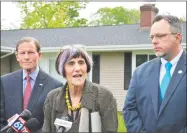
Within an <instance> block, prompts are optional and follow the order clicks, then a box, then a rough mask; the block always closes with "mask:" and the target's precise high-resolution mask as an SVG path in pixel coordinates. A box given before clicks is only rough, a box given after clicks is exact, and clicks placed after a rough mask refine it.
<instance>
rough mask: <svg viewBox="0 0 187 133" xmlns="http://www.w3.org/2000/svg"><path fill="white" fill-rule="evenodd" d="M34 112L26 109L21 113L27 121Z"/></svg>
mask: <svg viewBox="0 0 187 133" xmlns="http://www.w3.org/2000/svg"><path fill="white" fill-rule="evenodd" d="M31 116H32V114H31V112H30V111H29V110H27V109H25V110H24V111H23V112H22V113H21V114H20V117H21V118H23V119H24V120H25V121H28V120H29V119H30V118H31Z"/></svg>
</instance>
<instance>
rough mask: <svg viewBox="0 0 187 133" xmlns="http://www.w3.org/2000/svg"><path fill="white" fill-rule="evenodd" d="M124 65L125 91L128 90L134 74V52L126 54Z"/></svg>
mask: <svg viewBox="0 0 187 133" xmlns="http://www.w3.org/2000/svg"><path fill="white" fill-rule="evenodd" d="M124 63H125V64H124V89H125V90H128V88H129V84H130V79H131V72H132V65H131V64H132V52H125V54H124Z"/></svg>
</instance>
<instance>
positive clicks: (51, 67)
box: [49, 59, 66, 84]
mask: <svg viewBox="0 0 187 133" xmlns="http://www.w3.org/2000/svg"><path fill="white" fill-rule="evenodd" d="M55 61H56V60H55V59H49V74H50V75H51V76H52V77H54V78H55V79H57V80H59V81H61V82H62V83H63V84H65V83H66V79H65V78H64V77H63V76H62V75H59V74H58V73H57V71H56V68H55Z"/></svg>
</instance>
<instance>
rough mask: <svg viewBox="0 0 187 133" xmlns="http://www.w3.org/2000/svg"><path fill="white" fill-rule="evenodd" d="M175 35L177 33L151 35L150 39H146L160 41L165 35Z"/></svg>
mask: <svg viewBox="0 0 187 133" xmlns="http://www.w3.org/2000/svg"><path fill="white" fill-rule="evenodd" d="M175 34H177V33H165V34H156V35H151V36H150V37H148V39H150V40H153V39H154V38H155V39H158V40H161V39H163V38H164V37H166V36H167V35H175Z"/></svg>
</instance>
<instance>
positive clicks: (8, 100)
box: [1, 69, 62, 127]
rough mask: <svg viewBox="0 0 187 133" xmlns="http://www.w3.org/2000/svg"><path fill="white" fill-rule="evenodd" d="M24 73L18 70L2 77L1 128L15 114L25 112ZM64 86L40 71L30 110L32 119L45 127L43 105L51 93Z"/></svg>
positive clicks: (30, 102) (29, 105)
mask: <svg viewBox="0 0 187 133" xmlns="http://www.w3.org/2000/svg"><path fill="white" fill-rule="evenodd" d="M22 77H23V71H22V70H18V71H15V72H13V73H9V74H6V75H4V76H2V77H1V126H3V125H4V124H6V122H5V121H6V120H7V119H8V118H10V117H11V116H13V115H14V114H16V113H18V114H20V113H21V112H22V111H23V78H22ZM60 86H62V83H60V82H59V81H57V80H56V79H54V78H52V77H51V76H49V75H48V74H46V73H45V72H44V71H42V70H41V69H40V70H39V73H38V76H37V78H36V82H35V84H34V87H33V90H32V94H31V98H30V101H29V103H28V110H30V111H31V113H32V117H33V118H36V119H37V120H38V121H39V122H40V127H42V125H43V120H44V114H43V104H44V101H45V99H46V96H47V94H48V92H49V91H51V90H52V89H55V88H57V87H60Z"/></svg>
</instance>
